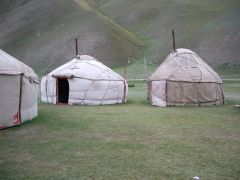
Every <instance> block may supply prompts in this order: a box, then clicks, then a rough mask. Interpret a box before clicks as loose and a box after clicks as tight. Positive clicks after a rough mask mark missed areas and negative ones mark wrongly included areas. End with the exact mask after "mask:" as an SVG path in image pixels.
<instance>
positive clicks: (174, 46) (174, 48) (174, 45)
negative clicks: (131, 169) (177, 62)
mask: <svg viewBox="0 0 240 180" xmlns="http://www.w3.org/2000/svg"><path fill="white" fill-rule="evenodd" d="M172 38H173V50H174V52H176V44H175V34H174V29H173V30H172Z"/></svg>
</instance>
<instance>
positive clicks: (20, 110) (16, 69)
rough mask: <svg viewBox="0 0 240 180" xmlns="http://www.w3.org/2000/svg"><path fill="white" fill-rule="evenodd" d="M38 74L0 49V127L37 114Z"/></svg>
mask: <svg viewBox="0 0 240 180" xmlns="http://www.w3.org/2000/svg"><path fill="white" fill-rule="evenodd" d="M38 84H39V82H38V76H37V75H36V73H35V72H34V71H33V70H32V69H31V68H30V67H28V66H27V65H25V64H23V63H22V62H20V61H18V60H17V59H15V58H14V57H12V56H11V55H9V54H7V53H6V52H4V51H3V50H1V49H0V129H3V128H7V127H10V126H14V125H19V124H21V123H23V122H24V121H27V120H30V119H32V118H34V117H36V116H37V114H38V107H37V98H38Z"/></svg>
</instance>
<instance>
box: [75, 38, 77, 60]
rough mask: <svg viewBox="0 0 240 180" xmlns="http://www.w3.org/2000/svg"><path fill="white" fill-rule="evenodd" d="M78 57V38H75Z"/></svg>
mask: <svg viewBox="0 0 240 180" xmlns="http://www.w3.org/2000/svg"><path fill="white" fill-rule="evenodd" d="M75 49H76V57H77V55H78V39H75Z"/></svg>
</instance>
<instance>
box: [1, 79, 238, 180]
mask: <svg viewBox="0 0 240 180" xmlns="http://www.w3.org/2000/svg"><path fill="white" fill-rule="evenodd" d="M131 83H132V84H134V85H135V87H130V88H129V100H128V103H127V104H124V105H107V106H63V105H58V106H55V105H47V104H40V105H39V116H38V117H37V118H35V119H34V120H33V121H29V122H27V123H25V124H23V125H21V126H18V127H13V128H8V129H5V130H2V131H1V132H0V133H1V136H0V149H1V153H0V177H1V178H2V179H190V178H191V177H193V176H199V177H201V179H238V178H239V175H240V171H239V166H240V156H239V151H240V133H239V132H240V131H239V129H240V118H239V117H240V109H237V108H235V107H234V105H235V104H236V103H240V102H239V101H233V100H231V99H227V105H223V106H212V107H168V108H157V107H153V106H150V105H149V104H148V102H147V100H146V84H145V83H143V82H130V84H131ZM226 86H228V84H226Z"/></svg>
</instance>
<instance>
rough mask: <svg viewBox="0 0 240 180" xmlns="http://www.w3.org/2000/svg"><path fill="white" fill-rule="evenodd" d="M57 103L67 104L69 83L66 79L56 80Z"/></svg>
mask: <svg viewBox="0 0 240 180" xmlns="http://www.w3.org/2000/svg"><path fill="white" fill-rule="evenodd" d="M57 81H58V82H57V91H58V103H64V104H68V97H69V83H68V80H67V79H57Z"/></svg>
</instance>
